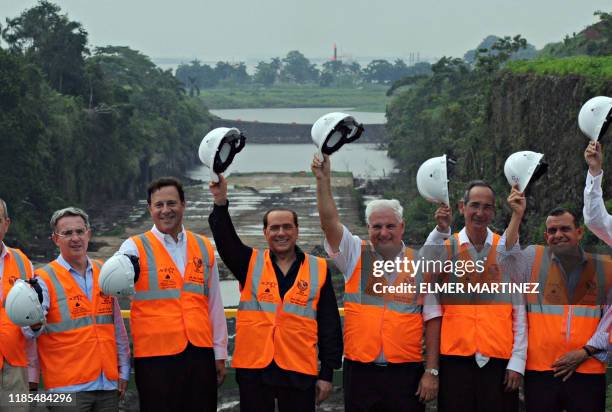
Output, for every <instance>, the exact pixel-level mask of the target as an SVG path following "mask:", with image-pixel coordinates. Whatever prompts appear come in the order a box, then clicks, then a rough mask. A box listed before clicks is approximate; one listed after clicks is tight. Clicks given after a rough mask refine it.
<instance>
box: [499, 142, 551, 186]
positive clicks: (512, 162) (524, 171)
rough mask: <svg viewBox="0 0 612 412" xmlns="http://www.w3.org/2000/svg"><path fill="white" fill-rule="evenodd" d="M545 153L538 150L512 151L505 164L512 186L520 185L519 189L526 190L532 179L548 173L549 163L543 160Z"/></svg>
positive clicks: (506, 173) (505, 172)
mask: <svg viewBox="0 0 612 412" xmlns="http://www.w3.org/2000/svg"><path fill="white" fill-rule="evenodd" d="M543 157H544V155H543V154H542V153H536V152H529V151H524V152H516V153H512V154H511V155H510V156H509V157H508V159H506V163H505V164H504V174H505V175H506V179H508V183H510V186H514V185H516V184H518V185H519V187H518V190H519V191H520V192H524V191H525V188H526V187H527V185H528V184H529V182H530V181H536V180H537V179H538V178H540V176H542V175H543V174H544V173H546V170H547V169H548V165H547V164H546V163H545V162H543V161H542V158H543Z"/></svg>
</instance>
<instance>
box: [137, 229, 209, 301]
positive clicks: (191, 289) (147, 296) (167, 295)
mask: <svg viewBox="0 0 612 412" xmlns="http://www.w3.org/2000/svg"><path fill="white" fill-rule="evenodd" d="M185 236H187V234H185ZM194 237H195V239H196V242H197V245H198V249H199V251H200V253H201V254H202V258H203V264H204V283H203V284H202V285H198V284H196V283H191V282H188V281H186V280H185V279H183V289H182V291H183V292H186V293H195V294H200V295H204V296H208V293H209V290H208V282H209V277H210V272H209V265H210V256H208V249H207V248H206V245H205V244H204V241H203V240H202V238H200V237H199V236H197V235H195V234H194ZM137 238H138V239H139V240H140V241H141V242H142V247H143V248H144V251H145V254H146V259H147V264H148V267H149V270H148V272H147V274H148V276H149V290H137V291H136V294H135V296H134V300H159V299H179V298H180V297H181V289H164V290H160V289H159V282H158V281H159V279H158V273H157V262H156V261H155V254H154V253H153V247H152V246H151V242H150V241H149V239H148V238H147V237H146V236H145V234H144V233H143V234H142V235H139V236H137Z"/></svg>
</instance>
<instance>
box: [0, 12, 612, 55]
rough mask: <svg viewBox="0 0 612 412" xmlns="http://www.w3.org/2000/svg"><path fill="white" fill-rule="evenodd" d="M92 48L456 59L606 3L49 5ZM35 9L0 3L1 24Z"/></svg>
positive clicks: (538, 33) (570, 24) (553, 27)
mask: <svg viewBox="0 0 612 412" xmlns="http://www.w3.org/2000/svg"><path fill="white" fill-rule="evenodd" d="M56 3H57V4H59V5H60V6H61V8H62V12H63V13H68V15H69V17H70V18H71V19H72V20H77V21H79V22H81V23H82V24H83V26H84V27H85V29H86V30H87V32H88V33H89V42H90V43H91V44H92V45H94V46H104V45H125V46H130V47H131V48H133V49H136V50H139V51H141V52H143V53H144V54H146V55H148V56H150V57H153V58H160V57H177V58H191V57H197V58H199V59H200V60H204V61H216V60H218V59H223V60H234V61H237V60H245V59H253V58H265V57H273V56H281V57H282V56H285V55H286V54H287V52H288V51H289V50H296V49H297V50H300V51H302V52H303V53H304V54H305V55H306V56H308V57H325V56H330V55H331V54H332V45H333V44H334V42H335V43H337V45H338V48H339V50H340V53H341V54H344V55H346V56H352V57H402V58H407V57H408V56H409V54H410V53H411V52H419V53H420V55H421V57H441V56H443V55H447V56H455V57H462V56H463V54H464V53H465V51H466V50H468V49H471V48H474V47H475V46H476V45H477V44H478V43H479V42H480V41H481V40H482V39H483V38H484V37H486V36H487V35H489V34H496V35H499V36H503V35H515V34H522V35H523V37H525V38H526V39H527V40H528V41H529V42H530V43H532V44H534V45H535V46H536V47H537V48H541V47H543V46H544V45H545V44H546V43H549V42H553V41H559V40H561V39H562V38H563V37H564V36H565V35H566V34H570V35H571V34H572V33H573V32H578V31H580V30H582V29H583V28H584V27H585V26H587V25H589V24H591V23H594V22H595V21H596V20H597V18H596V17H595V16H593V12H594V11H595V10H604V11H608V12H610V11H612V2H611V1H610V0H605V1H604V0H565V1H564V0H505V1H495V0H488V1H485V0H437V1H436V0H430V1H428V0H422V1H419V2H416V1H411V0H223V1H219V0H57V1H56ZM34 4H36V1H35V0H0V18H1V21H0V23H2V24H4V20H5V18H6V17H15V16H17V15H18V14H20V13H21V11H23V10H24V9H26V8H28V7H30V6H32V5H34Z"/></svg>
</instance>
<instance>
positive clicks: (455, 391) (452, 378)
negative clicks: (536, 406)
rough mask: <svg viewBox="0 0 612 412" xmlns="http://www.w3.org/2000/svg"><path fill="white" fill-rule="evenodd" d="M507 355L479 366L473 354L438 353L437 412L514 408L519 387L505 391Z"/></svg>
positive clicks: (501, 411)
mask: <svg viewBox="0 0 612 412" xmlns="http://www.w3.org/2000/svg"><path fill="white" fill-rule="evenodd" d="M506 366H508V360H507V359H497V358H491V359H489V361H488V362H487V364H486V365H485V366H483V367H482V368H480V367H479V366H478V364H477V363H476V360H475V359H474V357H473V356H446V355H442V356H440V391H439V392H438V411H440V412H489V411H499V412H515V411H518V404H519V403H518V390H517V391H513V392H505V391H504V383H503V382H504V378H505V375H506Z"/></svg>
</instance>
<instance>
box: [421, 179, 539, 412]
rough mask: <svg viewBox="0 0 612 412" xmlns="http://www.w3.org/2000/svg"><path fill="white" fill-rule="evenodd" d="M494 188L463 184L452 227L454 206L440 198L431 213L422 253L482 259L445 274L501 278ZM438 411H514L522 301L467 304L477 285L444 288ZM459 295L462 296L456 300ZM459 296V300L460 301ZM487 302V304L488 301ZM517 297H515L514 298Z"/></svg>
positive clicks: (521, 355) (523, 347)
mask: <svg viewBox="0 0 612 412" xmlns="http://www.w3.org/2000/svg"><path fill="white" fill-rule="evenodd" d="M495 209H496V207H495V193H494V191H493V189H492V188H491V186H490V185H489V184H488V183H486V182H484V181H481V180H475V181H472V182H470V183H469V184H468V186H467V188H466V190H465V194H464V196H463V199H462V200H461V201H460V202H459V212H460V213H461V214H462V215H463V217H464V219H465V227H464V228H463V229H462V230H461V231H460V232H458V233H455V234H453V235H451V231H450V223H451V217H452V212H451V209H450V208H449V207H448V206H445V205H443V206H441V207H439V208H438V210H437V211H436V213H435V218H436V222H437V227H436V228H435V229H434V230H433V231H432V232H431V233H430V235H429V237H428V238H427V241H426V242H425V246H424V247H423V248H424V251H423V253H424V255H428V254H430V255H436V256H437V258H438V259H442V260H451V261H453V262H454V263H457V262H461V263H462V264H463V265H462V267H467V263H470V262H474V263H476V262H478V261H480V262H481V263H482V264H483V268H484V270H483V271H482V272H478V271H471V272H468V273H463V272H459V271H457V267H459V266H458V265H457V266H456V267H455V272H453V273H447V274H446V279H447V281H448V282H467V283H470V282H474V283H478V282H479V280H480V279H490V280H491V281H493V282H496V281H501V280H502V278H503V277H504V273H502V272H501V271H500V269H499V264H498V262H497V250H498V248H499V247H500V246H501V245H503V243H504V239H503V238H501V237H500V236H499V235H497V234H495V233H493V232H492V231H491V229H489V225H490V223H491V222H492V220H493V218H494V217H495ZM441 299H442V305H441V310H442V312H443V315H442V334H441V342H440V394H439V396H438V408H439V410H440V411H443V412H444V411H477V410H496V411H516V410H518V387H519V385H520V382H521V376H522V374H523V373H524V369H525V358H526V351H527V336H526V328H527V325H526V314H525V308H524V306H523V305H521V304H518V303H519V302H512V301H510V300H508V301H507V302H501V303H500V302H497V303H495V302H488V301H486V300H482V301H481V304H470V302H472V301H477V300H479V299H481V297H479V296H478V294H477V293H474V292H473V293H472V294H471V295H470V294H462V295H460V296H459V295H452V294H451V295H447V296H441ZM456 299H459V300H460V302H458V303H459V304H453V300H456ZM461 300H462V301H461ZM489 303H490V304H489ZM513 303H514V304H513Z"/></svg>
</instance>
